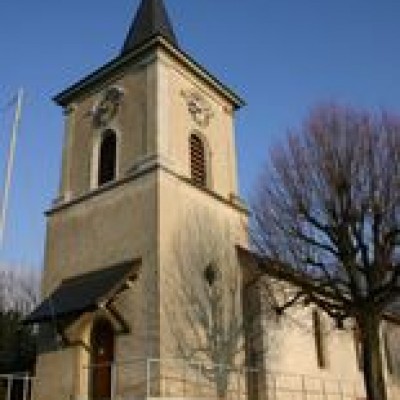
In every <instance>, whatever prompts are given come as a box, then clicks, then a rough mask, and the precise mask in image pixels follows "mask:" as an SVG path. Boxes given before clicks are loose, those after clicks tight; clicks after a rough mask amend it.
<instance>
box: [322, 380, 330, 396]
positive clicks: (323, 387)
mask: <svg viewBox="0 0 400 400" xmlns="http://www.w3.org/2000/svg"><path fill="white" fill-rule="evenodd" d="M321 383H322V397H323V399H324V400H328V396H327V394H326V386H325V381H324V380H323V379H321Z"/></svg>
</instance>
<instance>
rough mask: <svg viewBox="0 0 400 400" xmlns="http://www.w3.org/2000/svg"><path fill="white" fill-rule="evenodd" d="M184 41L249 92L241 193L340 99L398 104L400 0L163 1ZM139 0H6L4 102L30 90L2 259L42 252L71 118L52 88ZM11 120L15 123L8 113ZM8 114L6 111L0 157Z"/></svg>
mask: <svg viewBox="0 0 400 400" xmlns="http://www.w3.org/2000/svg"><path fill="white" fill-rule="evenodd" d="M165 2H166V4H167V7H168V10H169V14H170V16H171V19H172V21H173V24H174V27H175V31H176V34H177V36H178V39H179V42H180V45H181V47H182V48H183V49H184V50H185V51H187V52H189V53H190V54H191V55H192V56H193V57H194V58H195V59H196V60H197V61H199V62H200V63H201V64H203V66H204V67H206V68H207V69H209V70H210V72H211V73H213V74H214V75H216V76H217V77H219V78H220V79H221V80H222V81H223V82H224V83H226V84H228V85H229V86H230V87H232V88H233V89H234V90H235V91H236V92H237V93H238V94H239V95H241V96H242V97H243V98H244V99H245V100H246V102H247V106H246V107H245V108H244V109H243V110H241V111H240V112H239V113H238V116H237V125H236V129H237V131H236V138H237V139H236V141H237V147H238V158H239V178H240V186H241V192H242V196H243V197H244V198H248V197H249V195H250V194H251V192H252V190H253V187H254V184H255V181H256V179H257V176H258V175H259V173H260V170H261V168H262V165H263V163H264V162H265V160H266V159H267V157H268V151H269V149H270V148H271V146H272V145H273V144H274V143H276V142H277V141H279V140H283V139H284V137H285V133H286V131H287V129H288V128H291V127H296V126H299V125H300V124H301V121H302V120H303V119H304V118H305V117H306V115H307V112H308V110H309V109H310V108H311V107H313V106H314V105H315V104H318V103H320V102H331V101H334V102H338V103H342V104H348V105H352V106H356V107H365V108H368V109H371V110H379V109H381V108H385V109H389V110H390V111H392V112H397V113H400V40H399V39H400V24H399V18H400V1H398V0H379V1H378V0H186V1H185V0H165ZM137 5H138V0H113V1H111V0H108V1H106V0H100V1H99V0H70V1H68V2H67V1H54V0H40V1H29V0H12V1H5V0H4V1H2V2H1V4H0V49H1V59H0V109H1V107H2V105H3V104H4V103H6V102H7V100H8V99H9V98H10V97H11V96H12V95H13V94H14V93H15V91H16V90H17V88H18V87H20V86H23V87H24V89H25V91H26V100H25V104H24V111H23V120H22V124H21V130H20V136H19V142H18V149H17V158H16V164H15V171H14V172H15V173H14V179H13V186H12V191H11V198H10V201H11V204H10V210H9V214H8V224H7V230H6V240H5V243H4V248H3V249H2V250H1V252H0V262H4V263H11V264H21V263H23V264H29V265H32V266H35V267H40V266H41V265H42V262H43V252H44V237H45V217H44V215H43V212H44V211H45V210H46V209H47V208H48V207H49V206H50V204H51V201H52V199H53V198H54V197H55V196H56V192H57V187H58V181H59V171H60V163H61V141H62V136H63V117H62V113H61V110H60V109H59V108H58V107H57V106H56V105H55V104H53V103H52V101H51V98H52V97H53V96H54V95H55V94H57V93H58V92H59V91H61V90H62V89H64V88H65V87H67V86H69V85H70V84H72V83H73V82H75V81H76V80H78V79H80V78H82V77H83V76H85V75H86V74H88V73H90V72H91V71H93V70H94V69H96V68H97V67H99V66H101V65H103V64H104V63H105V62H106V61H109V60H110V59H111V58H113V57H114V56H116V55H117V54H118V52H119V49H120V47H121V46H122V43H123V40H124V38H125V35H126V33H127V30H128V28H129V25H130V23H131V20H132V18H133V15H134V12H135V10H136V7H137ZM7 121H8V122H7ZM9 121H10V113H7V114H4V113H1V112H0V146H1V147H0V157H1V158H0V167H2V166H3V164H4V154H5V146H6V143H7V142H6V139H5V131H6V126H7V123H9Z"/></svg>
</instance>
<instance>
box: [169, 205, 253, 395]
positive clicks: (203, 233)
mask: <svg viewBox="0 0 400 400" xmlns="http://www.w3.org/2000/svg"><path fill="white" fill-rule="evenodd" d="M173 253H174V259H175V262H176V271H177V275H178V278H177V279H176V280H175V282H174V288H175V289H176V290H175V291H174V301H173V304H171V305H170V306H169V307H167V310H168V314H169V316H168V318H169V320H171V321H173V324H171V329H172V332H173V335H174V336H175V337H176V338H177V351H178V354H179V357H181V358H183V359H184V360H186V361H187V362H188V364H189V365H190V364H191V363H192V365H193V367H194V368H198V364H196V363H194V362H195V361H198V362H201V363H202V364H203V365H204V368H201V373H202V375H203V376H204V378H205V379H207V380H208V381H209V382H210V383H211V384H213V385H215V389H216V392H217V395H218V398H220V399H223V398H225V397H226V395H227V391H228V390H229V384H230V380H231V377H233V376H234V374H237V373H238V367H239V366H243V365H244V364H245V362H246V360H245V343H246V339H248V335H249V334H250V333H251V334H254V333H255V329H254V326H255V320H256V318H257V317H258V316H257V315H256V314H255V313H253V314H250V313H245V314H243V304H242V298H241V296H242V279H241V270H240V266H239V263H238V259H237V255H236V250H235V237H234V232H232V229H231V227H230V226H229V224H228V223H226V224H224V223H219V222H218V221H217V220H216V218H213V217H212V216H211V215H210V214H209V213H207V212H206V211H195V212H193V213H192V214H189V216H188V218H187V221H186V224H183V226H182V229H181V230H179V231H178V232H177V235H176V237H175V240H174V250H173ZM174 279H175V278H174ZM177 282H178V283H177ZM246 335H247V338H246Z"/></svg>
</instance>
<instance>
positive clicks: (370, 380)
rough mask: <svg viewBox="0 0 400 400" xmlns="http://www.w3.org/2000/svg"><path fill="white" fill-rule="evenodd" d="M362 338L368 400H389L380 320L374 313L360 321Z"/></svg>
mask: <svg viewBox="0 0 400 400" xmlns="http://www.w3.org/2000/svg"><path fill="white" fill-rule="evenodd" d="M358 323H359V327H360V330H361V337H362V355H363V371H364V381H365V388H366V392H367V399H368V400H387V395H386V385H385V380H384V376H383V362H382V348H381V340H380V332H379V328H380V319H379V317H378V316H377V315H374V313H373V312H370V313H369V314H368V315H364V316H362V318H360V320H359V321H358Z"/></svg>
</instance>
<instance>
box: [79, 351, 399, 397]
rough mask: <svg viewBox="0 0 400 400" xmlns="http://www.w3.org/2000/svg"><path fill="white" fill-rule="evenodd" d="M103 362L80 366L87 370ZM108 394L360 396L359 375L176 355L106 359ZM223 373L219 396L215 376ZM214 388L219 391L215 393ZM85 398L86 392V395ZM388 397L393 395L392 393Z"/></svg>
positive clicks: (219, 376) (362, 389)
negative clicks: (355, 378) (325, 375)
mask: <svg viewBox="0 0 400 400" xmlns="http://www.w3.org/2000/svg"><path fill="white" fill-rule="evenodd" d="M104 367H107V366H105V365H97V366H88V367H86V368H87V369H88V370H89V371H90V374H93V373H94V371H95V370H96V369H97V368H104ZM108 368H111V371H110V374H111V381H112V382H111V396H110V397H111V399H112V400H117V399H118V400H123V399H130V398H133V397H134V396H139V397H147V398H167V399H168V398H170V399H172V398H173V399H176V398H182V399H183V398H196V399H197V398H203V399H217V398H221V397H223V398H224V399H226V400H247V399H260V400H261V399H262V400H264V399H265V400H364V399H365V391H364V388H363V384H362V380H361V379H360V381H358V382H355V381H346V380H343V379H325V378H322V377H315V376H308V375H305V374H290V373H283V372H276V371H265V370H260V369H255V368H247V367H232V366H226V365H216V364H210V363H203V362H187V361H183V360H177V359H156V358H152V359H139V360H138V359H136V360H133V361H130V360H127V361H123V362H116V363H113V364H109V365H108ZM224 378H226V380H227V382H226V387H225V390H224V394H223V396H221V392H218V389H217V380H218V379H222V380H223V379H224ZM218 393H219V394H218ZM89 397H90V396H89ZM390 400H398V397H392V398H390Z"/></svg>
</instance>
